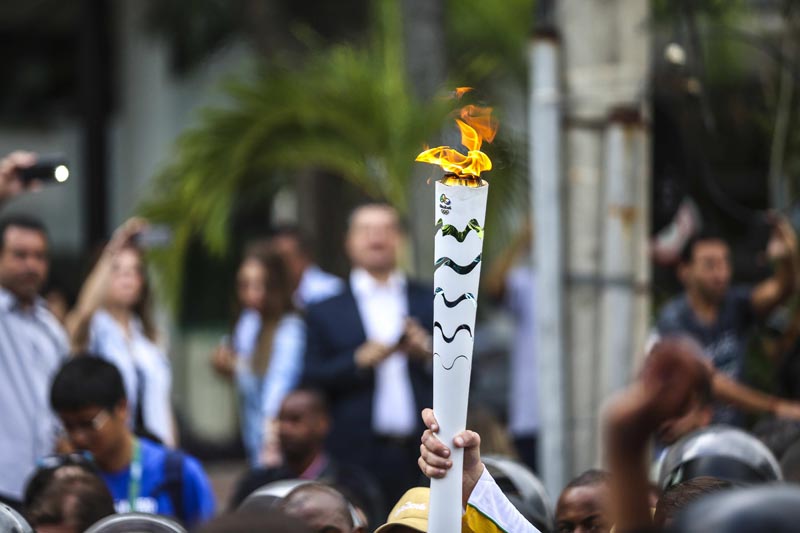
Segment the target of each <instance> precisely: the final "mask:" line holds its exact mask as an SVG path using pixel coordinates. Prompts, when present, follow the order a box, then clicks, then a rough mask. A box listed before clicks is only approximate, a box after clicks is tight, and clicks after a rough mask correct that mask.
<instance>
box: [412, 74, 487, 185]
mask: <svg viewBox="0 0 800 533" xmlns="http://www.w3.org/2000/svg"><path fill="white" fill-rule="evenodd" d="M469 90H471V89H470V88H469V87H460V88H458V89H456V95H457V96H458V97H459V98H460V97H461V96H462V95H463V94H464V93H466V92H467V91H469ZM458 115H459V118H457V119H455V121H456V125H458V129H459V130H461V144H463V145H464V147H465V148H466V149H467V154H466V155H464V154H462V153H461V152H459V151H458V150H455V149H453V148H450V147H448V146H438V147H436V148H430V149H428V150H425V151H424V152H422V153H421V154H419V155H418V156H417V159H416V160H417V161H420V162H422V163H430V164H432V165H439V166H440V167H442V169H443V170H444V171H445V172H446V173H447V174H448V176H445V179H446V180H450V179H451V178H453V182H454V183H458V184H462V185H463V184H465V183H468V185H469V186H472V187H478V186H480V185H481V177H480V176H481V172H484V171H487V170H491V169H492V161H491V160H490V159H489V156H487V155H486V154H484V153H483V152H481V145H482V144H483V141H486V142H488V143H491V142H492V141H494V138H495V135H497V127H498V123H497V120H495V119H494V118H493V117H492V108H491V107H479V106H476V105H472V104H470V105H466V106H464V107H462V108H461V109H460V110H459V113H458ZM450 175H452V176H450Z"/></svg>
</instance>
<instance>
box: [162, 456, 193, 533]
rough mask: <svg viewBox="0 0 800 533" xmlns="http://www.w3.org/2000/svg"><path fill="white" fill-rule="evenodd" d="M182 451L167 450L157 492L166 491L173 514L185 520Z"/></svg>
mask: <svg viewBox="0 0 800 533" xmlns="http://www.w3.org/2000/svg"><path fill="white" fill-rule="evenodd" d="M184 457H185V456H184V455H183V453H181V452H179V451H177V450H167V456H166V457H165V458H164V481H163V482H162V483H161V485H160V486H159V487H158V490H157V492H162V491H163V492H166V493H167V495H168V496H169V499H170V501H171V502H172V508H173V509H174V510H175V516H176V517H177V518H178V519H179V520H180V521H182V522H184V523H185V522H186V518H187V517H186V506H185V505H184V501H183V461H184Z"/></svg>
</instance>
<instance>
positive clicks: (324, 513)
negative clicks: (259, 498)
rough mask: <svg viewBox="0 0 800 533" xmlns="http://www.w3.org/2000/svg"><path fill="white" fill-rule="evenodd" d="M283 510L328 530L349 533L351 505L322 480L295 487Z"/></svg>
mask: <svg viewBox="0 0 800 533" xmlns="http://www.w3.org/2000/svg"><path fill="white" fill-rule="evenodd" d="M281 509H283V511H284V512H285V513H286V514H288V515H290V516H294V517H295V518H298V519H300V520H302V521H303V522H305V523H306V524H308V525H309V526H311V527H312V528H313V529H314V530H316V531H324V532H326V533H350V532H351V531H353V517H352V515H351V514H350V504H349V503H348V501H347V499H346V498H345V497H344V496H342V495H341V493H339V491H337V490H336V489H334V488H332V487H329V486H327V485H323V484H322V483H307V484H305V485H301V486H299V487H297V488H296V489H294V490H293V491H292V492H290V493H289V494H287V495H286V497H285V498H284V499H283V502H281Z"/></svg>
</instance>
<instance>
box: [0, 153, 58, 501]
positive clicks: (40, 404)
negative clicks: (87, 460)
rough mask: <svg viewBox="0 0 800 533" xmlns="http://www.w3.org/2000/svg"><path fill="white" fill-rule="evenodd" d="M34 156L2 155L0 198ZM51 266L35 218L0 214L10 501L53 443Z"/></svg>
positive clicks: (1, 496) (22, 187)
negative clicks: (45, 291) (44, 294)
mask: <svg viewBox="0 0 800 533" xmlns="http://www.w3.org/2000/svg"><path fill="white" fill-rule="evenodd" d="M35 163H36V156H35V154H32V153H30V152H14V153H12V154H9V155H7V156H6V157H4V158H3V159H2V160H0V204H1V203H3V202H6V201H8V200H10V199H12V198H14V197H15V196H17V195H19V194H21V193H23V192H25V191H26V190H29V189H30V188H31V184H30V182H27V181H26V180H25V179H24V177H23V175H22V174H23V170H24V169H26V168H29V167H31V166H33V165H34V164H35ZM49 266H50V264H49V257H48V238H47V231H46V230H45V227H44V225H42V223H41V222H40V221H38V220H36V219H35V218H31V217H26V216H21V215H14V216H9V217H6V218H4V220H3V221H2V222H0V367H2V371H0V405H2V406H3V409H2V414H0V472H2V475H1V476H0V502H4V503H7V504H9V505H11V506H13V507H15V508H19V506H20V503H21V500H22V489H23V486H24V483H25V480H26V479H27V477H28V476H29V475H30V474H31V473H32V472H33V471H34V469H35V468H36V462H37V460H38V459H39V458H40V457H42V456H44V455H48V454H50V453H52V452H53V449H54V447H55V442H56V438H55V437H56V430H57V421H56V419H55V416H53V414H52V413H51V412H50V408H49V406H48V404H47V391H48V388H49V385H50V378H51V377H52V375H53V374H55V372H56V370H57V369H58V367H59V366H60V364H61V362H62V361H63V360H64V358H65V357H66V356H67V353H68V351H69V344H68V341H67V336H66V333H65V332H64V330H63V328H62V327H61V325H60V324H59V323H58V321H57V320H56V318H55V317H54V316H53V315H52V314H51V313H50V311H48V309H47V306H46V305H45V302H44V300H43V299H42V298H40V297H39V291H40V290H41V288H42V286H43V285H44V283H45V281H46V280H47V275H48V271H49Z"/></svg>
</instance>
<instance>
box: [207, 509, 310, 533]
mask: <svg viewBox="0 0 800 533" xmlns="http://www.w3.org/2000/svg"><path fill="white" fill-rule="evenodd" d="M254 531H269V532H270V533H315V532H314V530H313V529H311V528H310V527H309V526H307V525H306V524H305V523H303V522H302V521H301V520H298V519H297V518H294V517H291V516H288V515H287V514H286V513H284V512H283V511H281V510H279V509H269V510H264V511H258V512H250V511H243V512H235V513H231V514H228V515H225V516H221V517H219V518H215V519H214V520H212V521H211V522H208V523H207V524H206V525H204V526H203V527H201V528H200V529H199V530H198V532H197V533H253V532H254Z"/></svg>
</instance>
